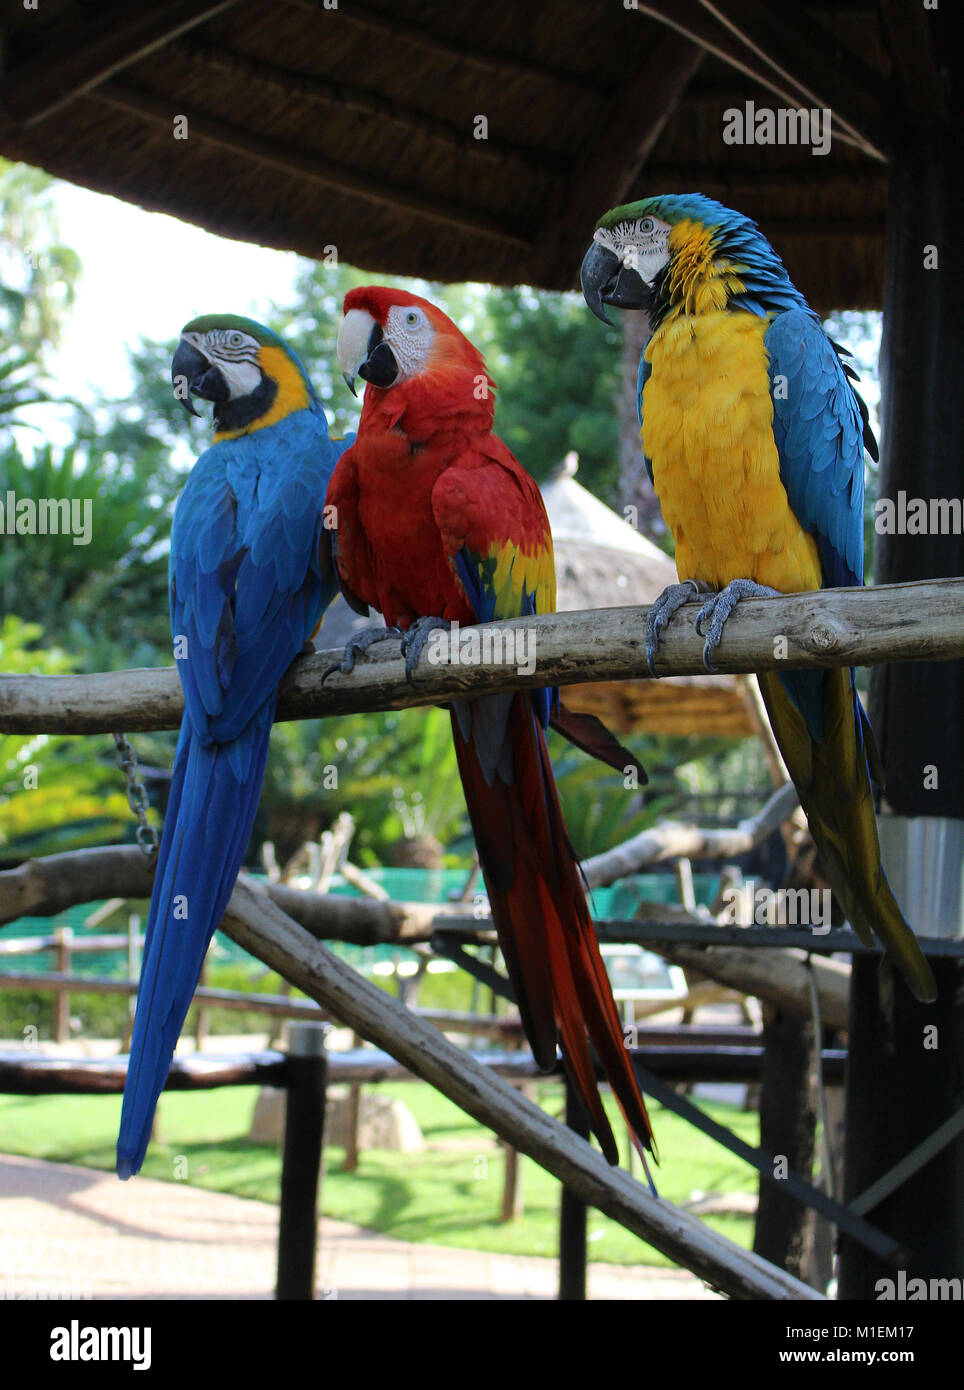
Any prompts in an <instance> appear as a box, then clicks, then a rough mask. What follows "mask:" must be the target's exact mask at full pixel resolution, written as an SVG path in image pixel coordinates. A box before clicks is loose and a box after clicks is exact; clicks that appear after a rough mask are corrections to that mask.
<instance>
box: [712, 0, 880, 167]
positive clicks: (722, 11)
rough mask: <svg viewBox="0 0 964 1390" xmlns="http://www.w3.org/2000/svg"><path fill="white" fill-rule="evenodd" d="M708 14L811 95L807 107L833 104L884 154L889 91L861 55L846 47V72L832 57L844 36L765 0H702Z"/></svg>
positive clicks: (869, 146) (870, 147)
mask: <svg viewBox="0 0 964 1390" xmlns="http://www.w3.org/2000/svg"><path fill="white" fill-rule="evenodd" d="M700 4H701V5H702V6H703V8H704V10H706V11H707V12H708V13H709V14H711V15H712V16H713V17H714V18H715V19H717V20H719V22H720V23H721V24H724V25H725V26H726V27H727V29H729V30H730V32H731V33H732V34H733V35H734V36H735V37H736V38H737V39H739V40H740V41H741V42H742V43H744V44H746V46H747V47H748V48H749V49H750V50H751V51H752V52H753V53H755V54H758V55H759V56H760V58H762V59H763V60H764V62H766V63H769V65H770V66H771V67H772V68H773V69H774V71H776V72H777V73H778V74H779V75H780V76H781V77H786V78H787V79H788V80H789V81H790V82H792V83H793V84H794V85H795V86H797V87H799V89H800V91H801V92H802V93H803V95H804V96H805V97H806V98H807V101H806V102H805V103H804V105H808V104H809V105H811V106H819V107H824V106H826V107H829V108H830V110H831V111H832V113H833V119H834V121H836V122H839V124H840V125H841V126H843V127H844V128H845V129H846V130H848V131H849V133H850V134H851V135H853V136H854V137H856V138H857V139H858V140H860V141H862V142H863V144H864V147H865V148H866V151H867V153H868V154H872V155H874V156H875V157H877V158H884V157H885V152H886V148H887V144H888V143H889V142H888V139H887V124H888V120H887V112H888V110H889V107H890V100H891V98H890V91H889V87H888V83H887V82H886V81H885V79H884V78H883V77H881V75H880V74H879V73H878V72H877V71H876V70H875V69H874V68H872V67H871V66H870V65H869V63H865V62H864V60H863V59H862V58H861V57H860V55H859V54H857V53H854V52H853V51H852V50H851V49H849V48H848V49H847V50H846V55H845V63H846V66H845V71H844V72H843V73H841V72H840V71H839V69H838V68H837V67H836V65H835V64H833V63H831V62H830V61H828V58H829V52H828V50H829V49H830V48H831V47H832V46H834V45H836V46H840V47H842V45H841V44H840V40H839V39H838V38H837V37H836V35H835V34H833V33H832V32H831V30H829V29H828V28H826V26H825V25H823V24H821V23H820V22H819V21H816V20H814V19H813V18H812V17H807V16H804V15H801V14H800V12H799V10H796V9H789V10H788V8H787V7H786V6H781V7H778V8H776V9H775V8H774V7H773V6H772V5H767V4H766V3H764V0H700Z"/></svg>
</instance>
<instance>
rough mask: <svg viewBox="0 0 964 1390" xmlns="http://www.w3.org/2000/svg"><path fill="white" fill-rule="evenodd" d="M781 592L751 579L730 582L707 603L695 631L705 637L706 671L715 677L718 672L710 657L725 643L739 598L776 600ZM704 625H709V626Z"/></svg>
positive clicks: (704, 662) (700, 613) (701, 611)
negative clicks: (727, 627) (726, 632)
mask: <svg viewBox="0 0 964 1390" xmlns="http://www.w3.org/2000/svg"><path fill="white" fill-rule="evenodd" d="M779 593H780V591H779V589H770V588H768V587H767V585H765V584H757V583H755V582H754V581H753V580H752V579H731V580H730V582H729V584H727V586H726V587H725V588H724V589H721V590H720V592H719V593H718V594H713V595H712V597H711V598H708V599H707V600H706V602H705V603H704V604H703V607H702V608H701V609H700V611H699V613H698V615H697V618H696V631H697V632H698V633H699V635H700V636H701V637H705V638H706V642H705V643H704V645H703V665H704V666H705V667H706V669H707V671H709V672H710V673H711V674H713V675H717V674H718V673H719V668H718V667H716V666H714V665H713V663H712V662H711V661H710V656H711V654H712V653H713V652H715V651H716V649H717V647H718V646H719V645H720V643H721V642H722V640H723V629H724V628H725V627H726V624H727V622H728V621H729V617H730V614H731V613H732V612H733V610H734V608H735V607H736V605H737V604H738V603H739V602H740V599H743V598H774V597H778V596H779ZM705 624H709V626H708V627H706V626H704V625H705Z"/></svg>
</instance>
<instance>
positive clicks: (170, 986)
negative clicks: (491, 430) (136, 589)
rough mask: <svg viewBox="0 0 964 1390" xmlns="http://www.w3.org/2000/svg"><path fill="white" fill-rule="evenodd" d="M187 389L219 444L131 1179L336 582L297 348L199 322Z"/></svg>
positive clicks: (199, 469)
mask: <svg viewBox="0 0 964 1390" xmlns="http://www.w3.org/2000/svg"><path fill="white" fill-rule="evenodd" d="M172 377H173V382H174V390H175V394H176V395H177V396H178V398H179V399H180V400H181V402H182V404H183V405H184V406H185V408H186V409H188V410H189V411H191V412H192V413H196V412H195V411H194V410H193V406H192V405H191V399H190V398H191V395H194V396H199V397H201V398H202V399H204V400H209V401H213V402H214V424H215V429H216V433H215V436H214V443H213V444H212V446H211V447H210V448H209V449H206V450H205V452H204V453H203V454H202V455H201V457H200V458H199V459H198V461H197V463H196V464H195V466H194V468H193V469H192V471H191V474H190V477H189V478H188V480H187V483H186V484H185V487H184V490H183V492H182V493H181V496H180V498H179V499H178V504H177V508H176V511H175V514H174V524H173V527H172V530H171V558H170V587H171V632H172V634H173V638H174V655H175V658H176V660H177V668H178V674H179V675H180V678H181V684H182V686H183V688H184V717H183V720H182V722H181V734H180V738H179V740H178V745H177V753H176V756H175V760H174V772H173V779H172V783H171V793H170V798H169V801H168V806H167V814H166V816H165V820H164V834H163V837H162V840H161V846H160V851H159V854H158V862H157V870H156V875H155V879H154V891H153V894H152V896H151V909H150V915H149V917H148V922H147V934H146V940H145V946H144V961H143V966H142V969H141V979H140V985H139V988H138V994H137V1012H136V1015H135V1018H134V1032H133V1038H132V1041H131V1055H130V1062H129V1065H128V1069H127V1082H126V1085H125V1087H124V1104H123V1109H122V1112H121V1122H120V1133H119V1135H118V1140H117V1172H118V1174H119V1175H120V1176H121V1177H122V1178H129V1177H131V1176H132V1175H133V1174H134V1173H136V1172H137V1171H138V1169H139V1168H140V1166H141V1163H142V1162H143V1159H144V1153H145V1150H146V1149H147V1144H148V1140H149V1139H150V1133H151V1121H152V1119H153V1116H154V1109H155V1107H156V1105H157V1098H158V1096H159V1094H160V1092H161V1090H162V1088H163V1086H164V1083H165V1081H166V1080H167V1074H168V1070H169V1069H170V1065H171V1059H172V1057H173V1055H174V1048H175V1045H176V1043H177V1039H178V1036H179V1034H180V1031H181V1028H182V1026H183V1023H184V1018H185V1015H186V1014H187V1010H188V1007H189V1005H190V1003H191V998H192V995H193V994H194V989H195V986H196V984H197V981H198V977H199V975H200V973H201V966H202V963H203V961H204V956H205V952H206V951H207V948H208V944H209V942H210V940H211V937H212V935H213V933H214V930H215V928H216V927H217V925H218V922H219V921H220V920H221V916H222V914H223V912H224V909H225V907H226V906H227V903H228V899H229V898H230V896H231V891H232V889H233V888H234V882H235V879H236V877H237V874H238V869H239V868H240V866H241V861H242V859H243V857H244V853H245V850H246V849H247V845H248V839H249V837H250V835H251V827H252V824H253V822H254V817H255V813H256V811H257V809H258V800H259V798H260V795H261V784H262V781H263V779H264V768H265V760H266V758H267V753H268V738H269V735H270V733H271V725H272V723H273V721H274V713H275V701H276V698H277V692H278V683H279V682H280V680H281V677H282V676H283V675H284V673H285V672H286V671H287V669H288V667H289V666H290V665H291V663H292V661H293V660H294V658H295V657H296V656H297V655H298V653H299V652H300V651H301V649H302V647H303V646H304V644H305V643H306V642H307V641H308V640H309V639H310V637H311V636H312V634H313V632H314V631H315V629H316V628H317V626H318V624H319V622H320V621H321V616H322V614H323V612H324V610H325V608H326V607H327V606H328V604H329V603H330V602H331V600H332V598H333V597H334V596H335V594H336V593H337V590H338V585H337V580H336V578H335V574H334V569H333V566H332V560H331V547H330V534H329V531H328V530H327V528H326V527H325V524H324V521H325V517H324V508H325V496H326V493H327V489H328V482H329V479H330V478H331V475H332V472H333V470H334V467H335V464H336V462H337V460H338V458H339V456H340V455H341V453H342V452H343V450H344V449H345V448H347V447H348V444H349V443H350V439H346V440H343V441H339V442H337V443H336V442H334V441H333V440H331V439H330V438H329V435H328V423H327V420H326V419H325V412H324V410H323V408H322V405H321V402H320V401H319V399H318V397H317V396H316V394H315V392H314V390H313V388H312V385H311V382H310V381H309V380H308V376H307V373H306V372H305V369H304V367H303V366H302V364H301V362H300V361H299V359H298V357H297V356H296V355H295V354H294V352H292V351H291V349H290V348H289V347H287V346H286V344H285V343H284V342H283V341H282V340H281V338H279V337H278V336H277V334H275V333H272V332H271V331H270V330H269V329H267V328H263V327H262V326H261V324H259V323H254V322H253V321H252V320H251V319H246V318H238V317H236V316H234V315H231V314H213V315H207V316H205V317H203V318H198V319H194V320H193V321H192V322H191V323H189V324H187V325H186V327H185V328H184V330H183V332H182V334H181V340H180V342H179V344H178V347H177V350H176V352H175V354H174V360H173V363H172Z"/></svg>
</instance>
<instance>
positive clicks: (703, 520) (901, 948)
mask: <svg viewBox="0 0 964 1390" xmlns="http://www.w3.org/2000/svg"><path fill="white" fill-rule="evenodd" d="M582 288H583V294H584V296H585V299H586V302H587V304H588V305H589V307H590V309H592V311H593V313H594V314H596V316H597V317H598V318H601V319H602V320H603V321H604V322H606V323H608V322H609V320H608V318H607V317H606V311H605V305H607V304H612V305H615V306H616V307H618V308H635V309H646V310H647V311H648V314H649V319H650V326H651V330H652V336H651V337H650V339H649V342H648V343H647V345H646V347H645V348H644V350H643V353H642V356H641V358H640V363H639V375H638V382H637V402H638V411H639V422H640V426H641V435H642V445H643V454H644V457H645V461H646V466H647V469H648V470H649V475H650V477H651V478H652V480H653V485H654V487H655V489H656V492H657V495H658V496H659V499H660V503H661V506H662V509H663V515H664V517H665V519H666V522H667V525H668V526H669V528H670V530H671V531H672V533H673V537H674V539H675V542H676V568H677V572H678V574H679V577H680V579H681V580H682V581H683V582H682V583H680V584H675V585H671V586H670V587H669V588H668V589H667V590H666V591H665V593H664V594H662V595H661V596H660V598H659V600H658V601H657V603H656V604H655V605H654V606H653V609H652V611H651V615H650V620H649V627H648V632H647V657H648V660H649V664H650V670H654V667H653V663H654V659H655V655H656V650H657V647H658V644H659V638H660V634H661V632H662V631H663V629H664V628H665V626H666V624H667V623H668V622H669V620H670V618H671V617H672V616H673V614H674V613H675V612H676V610H677V609H678V608H679V607H680V606H681V605H682V604H683V603H685V602H686V601H687V600H688V599H692V598H693V596H694V593H696V592H706V591H710V592H711V593H712V595H713V596H712V597H711V598H710V599H709V600H708V601H707V602H706V603H705V604H704V606H703V608H702V609H701V612H700V615H699V619H698V622H697V630H698V631H700V632H701V633H704V632H705V635H706V639H707V640H706V645H705V647H704V651H703V659H704V662H705V664H706V665H707V667H708V668H709V669H712V667H710V656H711V654H712V652H713V650H714V648H715V647H716V646H717V645H718V644H719V642H720V639H721V636H722V633H723V626H724V624H725V622H726V620H727V618H728V617H729V614H730V613H731V612H732V610H733V608H734V606H735V605H736V603H737V602H738V601H739V600H740V598H742V597H745V596H747V595H751V594H752V595H762V594H774V593H795V592H799V591H802V590H810V589H820V588H833V587H841V586H845V585H851V584H862V583H863V501H864V459H863V454H864V447H866V448H867V449H868V451H869V452H870V453H871V455H872V457H873V458H875V459H876V457H877V453H876V442H875V440H874V437H873V434H872V432H871V430H870V428H869V425H868V422H867V410H866V407H865V405H864V403H863V401H862V400H861V398H860V396H859V395H858V394H857V392H856V391H855V389H854V387H853V385H852V384H851V380H850V379H849V378H852V377H853V375H854V374H853V372H852V371H851V369H850V368H849V367H848V366H846V365H845V364H844V363H843V362H842V361H841V357H840V353H841V351H842V350H841V349H840V348H838V346H837V345H836V344H835V343H833V342H831V340H830V339H829V338H828V337H827V335H826V333H825V332H824V330H823V327H822V325H821V323H820V320H819V319H818V318H817V316H816V314H814V313H813V312H812V311H811V309H810V308H809V307H808V305H807V302H806V300H805V299H804V297H803V295H802V294H800V292H799V290H797V289H796V288H795V286H794V285H793V283H792V282H791V280H790V277H789V276H788V275H787V272H786V270H785V269H784V266H783V264H782V262H781V261H780V259H779V257H778V256H777V254H776V252H775V251H774V250H773V248H772V247H771V246H770V244H769V243H768V242H767V241H766V239H765V238H764V237H763V236H762V235H761V233H760V231H759V229H758V228H757V226H756V224H755V223H753V222H751V221H750V219H749V218H747V217H744V216H742V215H741V214H740V213H738V212H734V211H732V210H731V209H729V208H726V207H723V206H722V204H720V203H717V202H715V201H714V200H713V199H712V198H706V197H704V196H703V195H702V194H698V193H693V194H682V195H670V196H665V197H655V198H645V199H643V200H642V201H641V202H637V203H630V204H627V205H625V206H623V207H618V208H614V209H613V210H612V211H611V212H607V213H606V214H605V216H604V217H602V218H601V219H600V221H599V223H598V224H597V227H596V230H595V234H594V236H593V241H592V244H591V246H590V248H589V250H588V251H587V253H586V256H585V258H584V260H583V263H582ZM654 674H655V671H654ZM758 678H759V681H760V688H761V690H762V693H763V699H764V702H765V704H766V708H767V713H768V714H769V717H770V723H771V725H772V726H773V732H774V735H775V736H776V739H777V743H778V744H779V746H780V751H781V752H782V754H783V757H784V760H785V762H786V764H787V768H788V770H789V772H790V776H791V777H792V778H793V782H794V785H795V786H796V788H797V791H798V793H799V795H800V802H801V805H802V806H803V809H804V811H805V812H806V814H807V819H808V821H809V824H810V830H811V833H812V835H813V838H814V840H815V842H816V844H817V847H818V849H819V851H820V853H821V856H822V859H823V862H824V866H825V869H826V871H827V875H828V877H829V879H830V883H831V885H832V887H833V888H834V890H835V892H836V893H837V896H838V898H839V900H840V903H841V905H842V907H843V909H844V911H845V913H846V915H847V917H848V919H849V920H850V922H851V924H852V926H853V927H854V929H855V931H856V932H857V934H858V935H859V936H860V938H861V940H862V941H864V942H865V944H868V945H869V944H871V942H872V939H873V938H872V935H871V933H872V932H875V933H876V935H877V936H878V937H879V938H880V940H881V941H882V943H883V944H884V946H885V948H886V950H887V952H888V954H889V955H890V956H891V957H892V959H893V960H894V961H895V962H896V963H897V964H898V965H899V966H900V968H901V970H902V972H903V974H904V977H905V979H906V980H907V982H908V984H909V986H910V988H911V989H912V990H913V992H914V993H915V994H916V995H917V997H918V998H920V999H923V1000H929V999H933V998H934V995H935V989H934V980H933V976H932V974H931V971H930V968H929V966H928V964H927V961H926V960H925V959H924V956H923V954H922V952H921V950H920V947H919V945H918V943H917V940H916V938H915V937H914V935H913V932H912V931H911V929H910V927H909V926H908V924H907V922H906V921H905V919H904V916H903V913H902V912H901V910H900V907H899V906H898V903H897V901H896V899H895V898H894V895H893V892H892V891H891V888H890V884H889V883H888V882H887V877H886V875H885V873H884V871H883V868H882V867H881V863H880V846H879V843H878V838H877V822H876V817H875V814H874V803H873V795H872V791H871V781H872V780H873V781H874V782H876V783H877V784H878V785H880V784H881V783H882V772H881V767H880V757H879V754H878V752H877V747H876V743H875V740H874V735H873V730H872V729H871V727H870V722H869V720H868V719H867V715H866V714H865V712H864V709H863V707H862V705H861V703H860V699H859V697H858V695H857V689H856V685H855V681H854V672H853V670H852V669H849V670H848V669H846V668H843V669H836V670H826V671H818V670H807V671H787V672H781V673H779V674H778V673H775V672H772V671H768V672H763V673H761V674H760V675H759V677H758Z"/></svg>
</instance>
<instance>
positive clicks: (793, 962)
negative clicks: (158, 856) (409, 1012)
mask: <svg viewBox="0 0 964 1390" xmlns="http://www.w3.org/2000/svg"><path fill="white" fill-rule="evenodd" d="M153 874H154V866H153V862H152V861H151V860H149V859H148V858H147V857H146V856H145V855H144V854H143V853H142V852H141V850H139V849H136V848H134V847H133V846H128V845H114V846H110V847H107V848H104V849H81V850H72V851H70V852H69V853H67V854H52V855H49V856H48V857H47V858H46V859H30V860H27V861H26V862H25V863H23V864H20V865H18V867H17V868H15V869H7V870H4V871H3V872H0V927H2V926H3V925H4V924H5V923H8V922H14V921H16V920H17V919H18V918H19V917H27V916H35V917H51V916H53V915H55V914H56V913H58V912H63V911H65V910H66V909H67V908H68V907H74V906H76V905H77V904H78V903H85V902H96V901H99V900H100V899H104V898H148V897H150V893H151V885H152V882H153ZM240 881H241V883H242V884H243V885H247V884H250V883H251V881H250V880H247V877H246V875H243V874H242V876H241V880H240ZM251 891H255V892H257V894H258V895H259V897H264V896H267V897H268V898H270V900H271V901H272V902H273V903H274V904H275V905H276V906H277V907H278V908H280V910H281V911H283V912H284V913H285V914H286V915H287V916H289V917H290V918H292V920H294V921H296V922H298V923H299V925H300V926H301V927H302V928H303V929H304V930H305V931H307V932H308V933H309V934H310V935H311V936H313V937H315V938H317V939H324V940H327V941H351V942H355V943H356V944H359V945H373V944H377V943H380V942H395V943H401V944H406V945H414V944H415V943H417V942H429V941H431V939H432V937H433V935H434V933H435V932H436V931H438V930H439V929H447V930H450V931H451V930H453V929H454V930H458V928H459V927H460V926H461V924H462V923H464V921H465V908H464V906H461V907H460V906H458V905H454V904H453V906H451V907H448V908H446V907H440V906H437V905H433V904H430V903H397V902H389V903H385V902H375V901H372V900H368V899H364V898H339V897H331V896H329V895H327V894H324V893H308V892H305V891H304V890H303V889H300V888H289V887H287V886H285V885H284V884H280V883H258V884H257V885H256V886H254V885H253V884H251ZM233 901H234V900H233V899H232V902H233ZM649 906H650V905H648V904H643V905H642V907H641V909H640V916H644V915H645V911H644V910H645V909H646V908H647V907H649ZM652 910H654V911H656V910H657V908H656V905H655V904H653V905H652ZM658 912H659V917H660V920H661V921H665V922H666V923H667V924H668V926H667V932H666V936H667V940H666V942H665V943H664V942H653V941H647V943H646V949H647V950H651V951H655V952H656V953H657V954H658V955H662V956H664V957H665V958H666V959H667V960H670V961H673V962H674V963H675V964H677V965H681V966H685V967H692V968H693V969H696V970H699V971H701V972H702V973H703V974H704V975H708V976H709V977H710V978H711V979H714V980H717V981H718V982H719V983H720V984H724V985H729V986H730V987H731V988H733V989H738V990H740V991H741V992H742V993H744V994H752V995H755V996H756V997H757V998H759V999H764V1000H766V1001H768V1002H769V1003H772V1004H773V1005H774V1006H775V1007H777V1008H781V1009H783V1010H785V1011H786V1012H788V1013H791V1014H794V1015H795V1016H797V1017H800V1018H806V1019H809V1018H810V1017H811V1007H812V1006H811V999H810V985H809V977H808V974H807V971H808V969H812V971H813V977H814V980H815V982H816V985H817V995H818V998H819V1001H820V1012H821V1015H822V1017H823V1018H824V1020H825V1021H826V1022H827V1023H828V1024H829V1025H831V1026H832V1027H836V1028H846V1026H847V1000H848V988H849V980H850V967H849V966H848V965H845V964H842V963H841V962H839V961H831V960H824V959H820V958H818V959H814V960H812V961H811V963H810V965H809V967H808V965H807V964H806V963H805V961H804V954H803V952H801V951H795V950H784V949H782V948H771V949H768V950H766V951H758V950H755V949H753V948H752V947H749V946H694V945H688V944H685V943H680V944H675V943H674V942H673V941H672V934H673V931H672V924H673V923H674V922H679V923H680V925H681V926H682V925H685V924H687V923H691V922H693V921H696V920H698V919H696V918H694V917H693V916H692V914H690V913H688V912H686V911H685V909H683V908H680V907H677V906H675V905H673V904H660V905H659V907H658ZM485 926H486V923H485V921H482V922H477V923H473V928H474V931H473V938H472V939H473V940H476V939H478V938H477V936H476V935H475V933H476V932H477V931H478V929H479V928H481V929H482V930H484V929H485ZM493 939H494V933H493Z"/></svg>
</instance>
